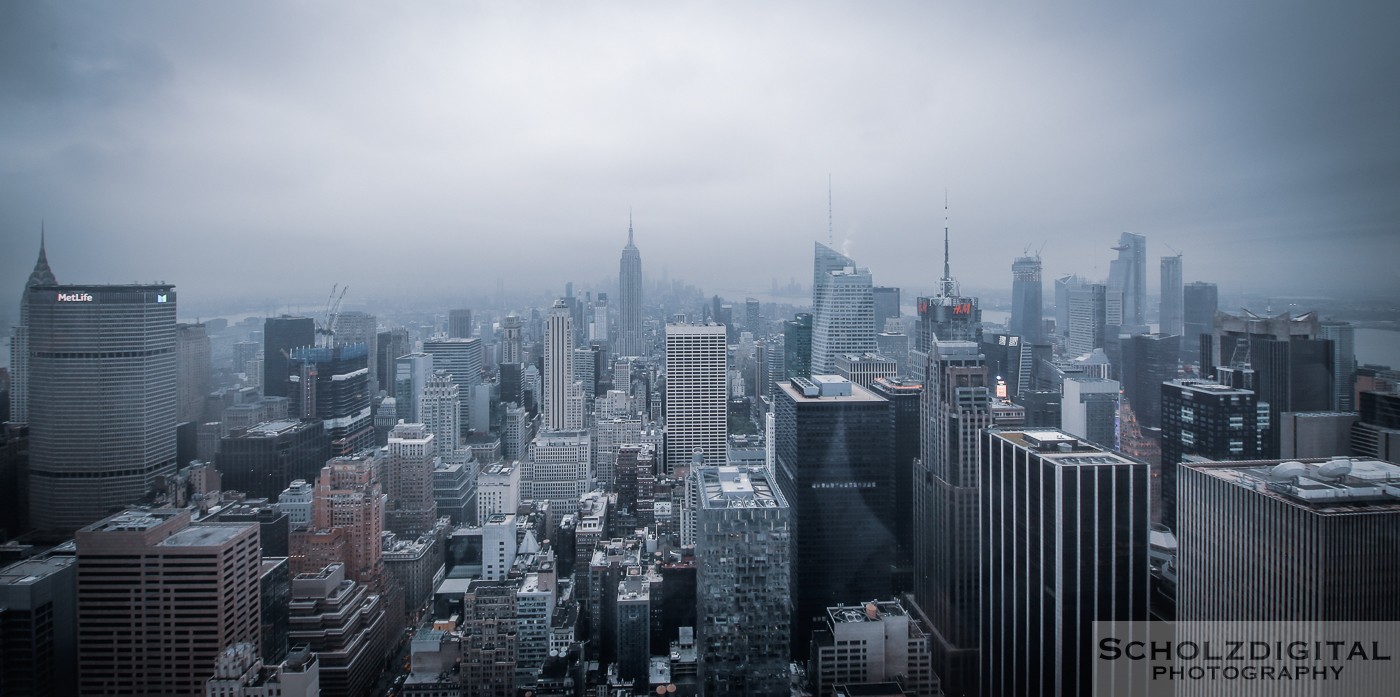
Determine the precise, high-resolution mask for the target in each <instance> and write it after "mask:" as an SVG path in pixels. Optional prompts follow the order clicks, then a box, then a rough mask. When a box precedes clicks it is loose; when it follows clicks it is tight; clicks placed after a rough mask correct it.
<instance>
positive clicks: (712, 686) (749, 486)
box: [691, 467, 793, 695]
mask: <svg viewBox="0 0 1400 697" xmlns="http://www.w3.org/2000/svg"><path fill="white" fill-rule="evenodd" d="M691 476H693V477H695V479H696V482H697V487H696V488H697V491H698V493H699V501H698V509H697V512H696V513H697V530H698V535H697V537H696V541H695V556H696V559H698V560H699V562H700V568H699V569H698V571H697V574H696V620H697V622H698V625H699V626H698V627H697V628H696V629H697V632H696V633H697V635H698V636H697V644H698V649H699V658H700V661H699V665H700V680H701V683H702V684H703V687H704V692H703V693H702V694H706V695H779V694H787V693H788V660H789V655H790V654H789V650H788V642H789V641H790V637H789V633H788V627H789V624H790V623H791V621H792V605H791V601H790V600H789V597H788V594H789V592H790V590H791V589H790V586H789V565H790V563H791V561H792V555H793V551H792V548H791V534H792V531H791V527H790V526H791V522H790V518H789V508H788V503H787V500H786V499H785V497H784V496H783V494H782V492H780V491H779V490H778V487H777V486H775V484H774V482H773V480H772V478H771V476H770V475H769V474H768V471H767V470H765V469H763V468H761V467H700V468H699V469H698V470H696V471H695V472H693V473H692V474H691ZM736 590H737V591H738V592H736Z"/></svg>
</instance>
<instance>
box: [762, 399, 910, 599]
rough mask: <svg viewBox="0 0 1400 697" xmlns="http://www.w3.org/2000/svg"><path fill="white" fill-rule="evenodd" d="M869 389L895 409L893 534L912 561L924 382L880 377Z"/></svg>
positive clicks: (901, 552)
mask: <svg viewBox="0 0 1400 697" xmlns="http://www.w3.org/2000/svg"><path fill="white" fill-rule="evenodd" d="M870 391H871V392H872V393H874V394H875V395H876V396H878V397H882V398H884V399H885V400H886V401H888V402H889V403H890V407H891V409H892V410H893V411H894V525H895V527H894V536H895V544H896V545H897V546H898V548H899V561H900V563H901V565H903V564H906V563H909V562H911V561H912V559H913V556H912V555H913V553H914V527H913V523H914V473H915V469H916V467H917V466H918V463H919V442H920V435H921V433H922V431H923V427H922V426H921V425H920V424H921V423H922V421H920V420H919V403H920V400H921V398H922V395H923V391H924V386H923V385H922V384H920V383H918V382H915V381H913V380H909V379H907V378H880V379H878V380H876V381H875V382H874V383H872V384H871V385H870ZM775 426H776V424H775ZM774 446H775V450H776V444H774ZM775 455H776V453H775ZM897 585H898V584H897ZM906 585H907V584H906ZM911 588H912V586H911ZM905 590H908V589H905Z"/></svg>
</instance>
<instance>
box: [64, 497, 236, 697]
mask: <svg viewBox="0 0 1400 697" xmlns="http://www.w3.org/2000/svg"><path fill="white" fill-rule="evenodd" d="M76 542H77V556H78V661H77V664H76V665H74V666H72V667H71V668H72V669H74V670H76V671H77V673H78V685H79V691H80V693H82V694H104V695H189V696H190V697H195V696H197V695H203V694H204V681H205V679H207V678H208V677H209V676H210V675H212V674H213V673H214V662H215V659H216V658H217V657H218V655H219V653H220V652H222V651H223V650H224V649H226V648H228V647H229V646H232V645H234V644H237V643H242V642H246V643H249V644H252V645H254V646H257V645H258V644H259V641H260V639H261V636H260V632H261V623H260V622H259V621H258V615H259V610H260V607H261V606H260V601H259V594H258V590H259V589H258V577H259V575H260V572H261V563H260V557H259V555H258V526H257V524H256V523H215V524H198V525H191V524H190V513H189V511H183V510H156V511H128V512H125V513H118V514H116V515H113V516H111V517H108V518H105V519H103V520H101V521H99V522H96V523H93V524H91V525H88V526H85V527H84V528H83V529H81V530H79V531H78V532H77V534H76Z"/></svg>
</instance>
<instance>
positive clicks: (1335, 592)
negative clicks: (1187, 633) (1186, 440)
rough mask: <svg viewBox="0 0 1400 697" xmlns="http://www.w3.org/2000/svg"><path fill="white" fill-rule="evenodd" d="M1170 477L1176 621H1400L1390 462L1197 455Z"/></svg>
mask: <svg viewBox="0 0 1400 697" xmlns="http://www.w3.org/2000/svg"><path fill="white" fill-rule="evenodd" d="M1178 473H1179V476H1180V478H1181V482H1180V484H1181V503H1180V506H1181V512H1180V516H1179V520H1180V524H1181V528H1180V531H1179V532H1178V533H1177V538H1178V540H1179V541H1180V545H1179V552H1178V554H1177V563H1176V567H1177V578H1178V586H1177V605H1176V609H1177V618H1178V619H1180V620H1183V621H1212V620H1216V621H1218V620H1228V621H1231V622H1237V621H1241V622H1248V621H1277V620H1289V621H1294V622H1309V621H1324V622H1325V621H1368V620H1369V621H1384V622H1394V621H1396V620H1400V600H1397V599H1396V596H1395V592H1394V589H1395V587H1396V583H1397V582H1400V555H1396V554H1393V553H1390V550H1394V548H1395V531H1396V530H1400V498H1397V497H1396V496H1395V493H1394V492H1395V490H1396V487H1397V486H1400V467H1397V466H1396V465H1394V464H1391V463H1387V462H1379V461H1376V460H1362V459H1355V460H1349V459H1346V458H1337V459H1332V460H1307V461H1302V462H1300V461H1296V460H1294V461H1278V460H1265V461H1253V462H1211V461H1203V462H1187V463H1183V464H1182V465H1181V468H1180V469H1179V470H1178ZM1222 530H1228V531H1231V534H1230V535H1221V534H1220V531H1222ZM1245 579H1247V582H1243V583H1242V582H1241V581H1242V580H1245Z"/></svg>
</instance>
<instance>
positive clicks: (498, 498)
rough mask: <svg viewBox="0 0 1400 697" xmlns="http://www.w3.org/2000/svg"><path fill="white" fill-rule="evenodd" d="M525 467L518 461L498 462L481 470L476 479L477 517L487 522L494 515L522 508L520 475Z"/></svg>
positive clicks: (480, 521)
mask: <svg viewBox="0 0 1400 697" xmlns="http://www.w3.org/2000/svg"><path fill="white" fill-rule="evenodd" d="M523 471H524V468H523V467H521V465H520V463H518V462H510V461H506V462H497V463H495V464H492V465H487V466H486V467H485V468H483V469H482V470H481V474H480V475H479V476H478V477H477V480H476V519H477V521H478V522H479V523H481V524H483V525H484V524H485V523H486V521H487V520H489V519H490V518H491V516H493V515H502V514H510V515H514V514H515V511H516V510H517V509H519V508H520V486H521V484H520V476H521V474H522V472H523Z"/></svg>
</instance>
